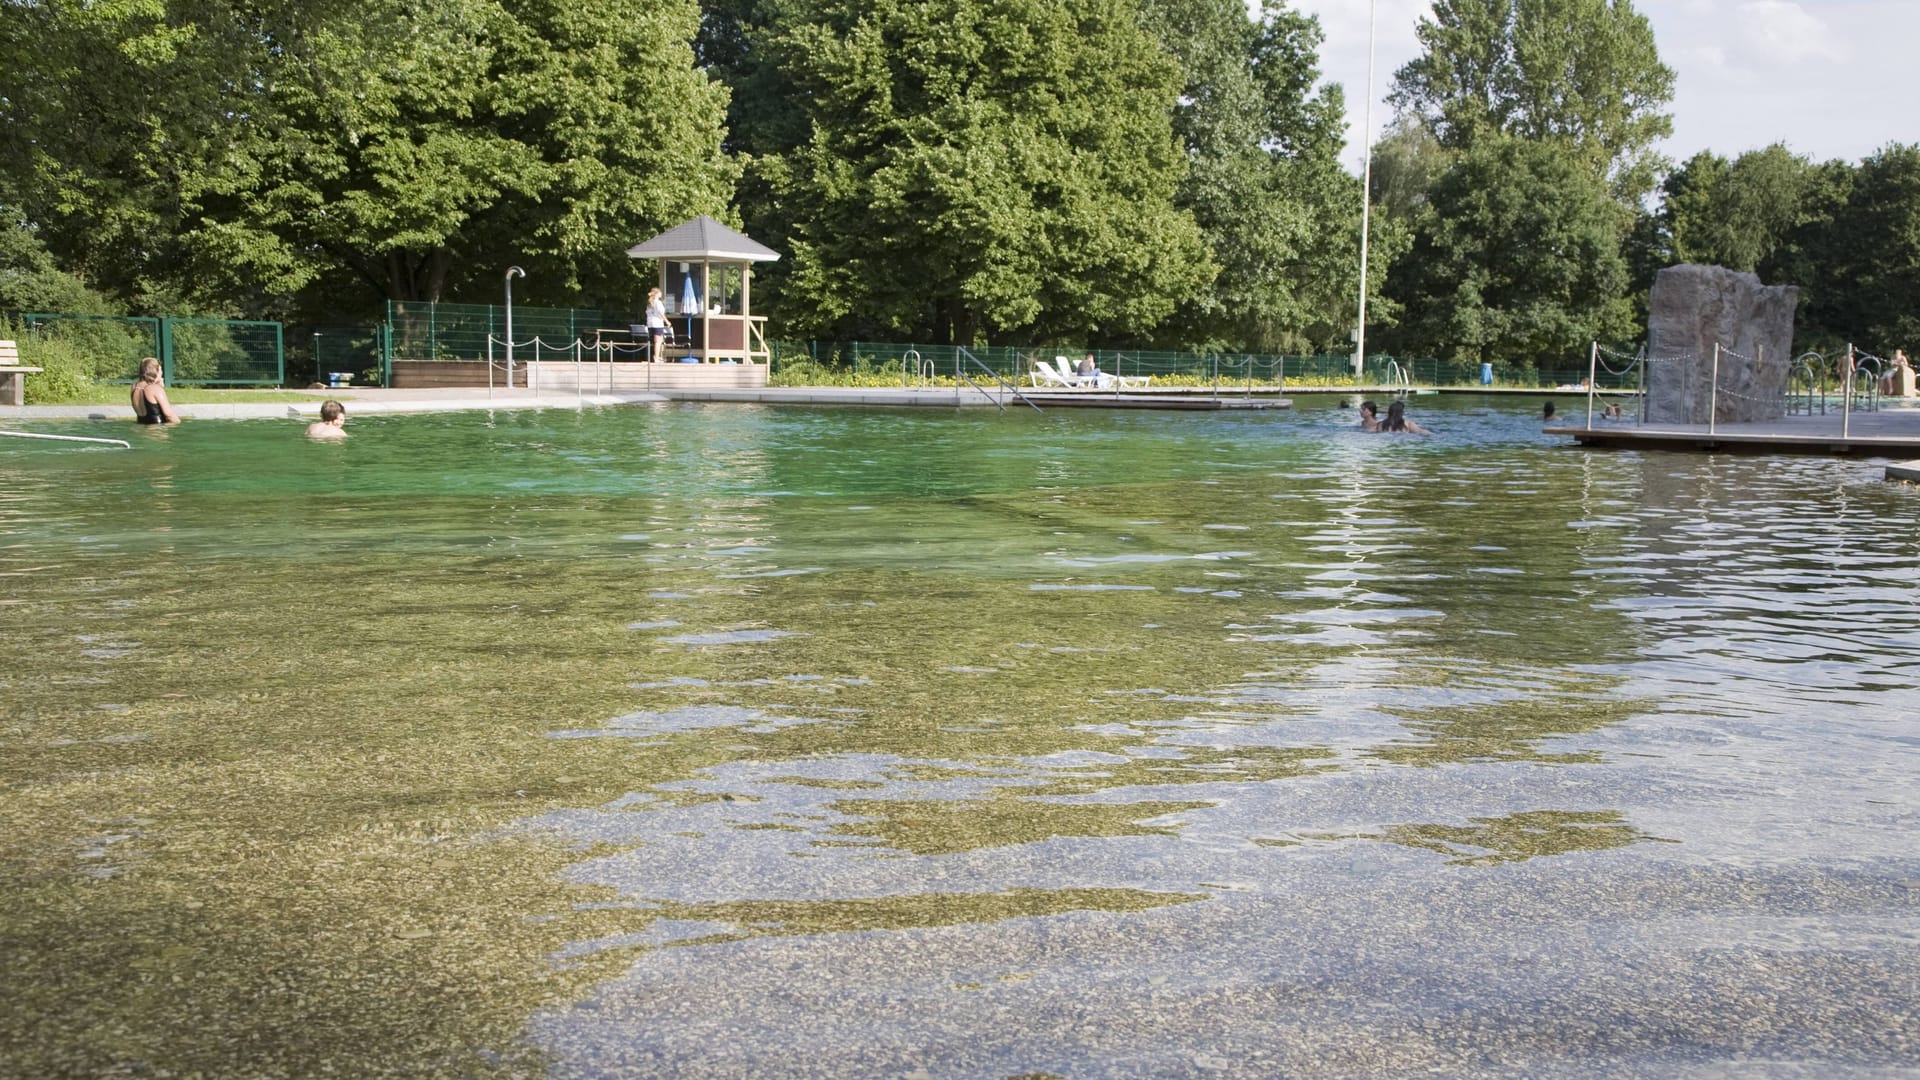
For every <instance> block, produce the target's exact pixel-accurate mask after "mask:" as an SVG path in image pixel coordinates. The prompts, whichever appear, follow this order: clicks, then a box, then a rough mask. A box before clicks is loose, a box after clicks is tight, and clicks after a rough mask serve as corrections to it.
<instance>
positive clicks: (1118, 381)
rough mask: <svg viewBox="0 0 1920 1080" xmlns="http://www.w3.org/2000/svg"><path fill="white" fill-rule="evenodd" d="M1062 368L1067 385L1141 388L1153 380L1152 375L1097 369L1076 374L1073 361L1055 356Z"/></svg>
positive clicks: (1096, 388) (1061, 373)
mask: <svg viewBox="0 0 1920 1080" xmlns="http://www.w3.org/2000/svg"><path fill="white" fill-rule="evenodd" d="M1053 362H1054V364H1056V365H1058V367H1059V368H1060V376H1061V378H1062V379H1063V380H1065V383H1066V385H1068V386H1076V387H1080V388H1083V389H1085V388H1091V389H1094V390H1139V389H1141V388H1143V387H1145V386H1146V385H1147V384H1148V383H1150V382H1151V381H1152V380H1153V376H1151V375H1114V374H1111V373H1110V372H1105V371H1096V372H1094V373H1093V374H1091V375H1076V374H1074V371H1073V366H1074V365H1073V361H1071V360H1069V359H1067V358H1066V357H1064V356H1056V357H1054V358H1053Z"/></svg>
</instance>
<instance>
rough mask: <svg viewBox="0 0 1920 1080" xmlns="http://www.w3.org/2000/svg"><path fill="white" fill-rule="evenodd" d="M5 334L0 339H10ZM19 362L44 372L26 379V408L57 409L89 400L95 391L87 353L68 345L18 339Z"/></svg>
mask: <svg viewBox="0 0 1920 1080" xmlns="http://www.w3.org/2000/svg"><path fill="white" fill-rule="evenodd" d="M12 333H13V331H11V330H7V331H5V333H4V334H0V336H8V335H11V334H12ZM14 340H16V341H18V342H19V343H20V362H21V363H22V364H27V365H30V366H33V367H38V368H44V369H45V370H43V371H41V372H39V373H38V374H34V375H29V376H27V404H29V405H59V404H63V403H67V402H79V401H88V400H91V395H92V393H93V389H94V385H95V384H94V380H93V374H92V370H93V362H92V361H91V360H90V359H89V358H88V356H87V354H86V352H85V351H84V350H82V349H80V348H78V347H76V346H75V345H73V344H72V343H70V342H65V341H46V340H41V339H35V338H31V337H27V336H25V335H20V336H18V337H15V338H14Z"/></svg>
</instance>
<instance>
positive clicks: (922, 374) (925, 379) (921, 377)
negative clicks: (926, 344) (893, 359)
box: [900, 346, 933, 390]
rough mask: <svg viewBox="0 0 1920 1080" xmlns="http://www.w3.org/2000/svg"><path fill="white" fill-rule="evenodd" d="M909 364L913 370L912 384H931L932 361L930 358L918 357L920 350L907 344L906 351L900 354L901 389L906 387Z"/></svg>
mask: <svg viewBox="0 0 1920 1080" xmlns="http://www.w3.org/2000/svg"><path fill="white" fill-rule="evenodd" d="M909 364H911V365H912V370H913V385H915V386H932V385H933V361H932V360H931V359H927V360H922V359H921V358H920V350H919V349H915V348H913V347H911V346H909V347H908V348H907V351H906V352H903V353H901V354H900V388H901V389H902V390H905V389H906V388H907V370H908V365H909Z"/></svg>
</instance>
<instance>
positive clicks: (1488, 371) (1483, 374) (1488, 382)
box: [1480, 364, 1493, 386]
mask: <svg viewBox="0 0 1920 1080" xmlns="http://www.w3.org/2000/svg"><path fill="white" fill-rule="evenodd" d="M1480 385H1481V386H1492V385H1493V365H1492V364H1481V365H1480Z"/></svg>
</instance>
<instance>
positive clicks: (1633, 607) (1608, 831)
mask: <svg viewBox="0 0 1920 1080" xmlns="http://www.w3.org/2000/svg"><path fill="white" fill-rule="evenodd" d="M1415 412H1416V413H1417V414H1418V415H1419V416H1420V417H1421V418H1422V419H1423V420H1424V421H1425V422H1428V423H1430V424H1431V425H1432V426H1433V427H1435V428H1436V429H1437V430H1438V434H1436V435H1435V436H1433V437H1430V438H1418V437H1400V436H1382V435H1365V434H1361V433H1359V432H1357V431H1355V430H1353V429H1352V428H1351V427H1350V426H1349V425H1350V422H1351V421H1352V419H1353V415H1354V414H1353V413H1352V412H1351V411H1350V410H1342V409H1338V408H1334V407H1332V406H1331V403H1327V402H1314V401H1306V402H1303V404H1302V407H1301V408H1300V410H1298V411H1297V412H1295V413H1291V414H1279V413H1272V414H1268V413H1248V414H1219V415H1200V414H1186V415H1161V414H1144V413H1112V414H1108V413H1098V412H1092V411H1056V412H1050V413H1048V414H1046V415H1045V416H1034V415H1032V414H1031V413H1027V414H1024V415H1021V414H1014V413H1008V414H1006V415H1004V416H1001V415H997V414H987V413H984V412H981V411H970V412H967V413H964V414H954V413H946V412H936V411H930V410H927V411H882V410H875V411H857V410H845V411H814V410H804V409H775V408H757V407H746V406H686V405H679V406H670V407H658V408H632V409H616V410H603V411H588V412H586V413H582V414H576V413H573V412H565V411H552V412H544V413H538V414H535V413H500V414H496V415H494V416H492V417H490V418H488V417H480V416H471V415H469V416H459V415H449V416H429V417H405V418H378V417H376V418H354V419H353V420H352V421H351V424H350V429H349V430H350V431H351V432H352V437H351V438H349V439H348V440H346V441H345V442H344V443H343V444H340V445H325V444H313V443H307V442H305V441H304V440H301V439H299V438H298V437H297V426H296V425H294V424H292V422H284V423H282V422H264V421H262V422H232V423H214V422H203V423H194V424H188V425H184V426H182V427H180V428H177V429H172V430H169V431H162V432H152V431H139V432H136V433H135V438H134V441H135V448H134V449H133V450H132V451H131V452H109V451H94V450H82V451H75V450H72V449H67V448H54V447H47V448H42V447H40V446H38V445H35V446H29V447H19V448H16V447H11V446H9V447H4V448H0V573H3V574H7V575H9V576H7V577H5V578H0V580H4V581H6V582H8V584H7V586H6V589H7V599H8V600H9V601H10V603H9V605H8V606H0V619H7V620H9V621H11V622H13V623H14V624H15V626H16V627H17V628H18V631H19V632H9V633H8V634H7V635H6V638H7V644H6V645H5V646H0V658H4V659H7V660H9V661H10V664H9V670H13V671H20V670H21V669H23V668H25V669H26V670H27V672H28V674H27V675H25V676H16V677H14V678H13V679H12V680H11V681H10V682H9V684H8V686H7V688H6V689H7V692H8V693H9V694H10V695H11V696H12V697H13V698H14V700H15V703H16V707H17V710H16V716H15V720H14V722H13V723H12V725H11V726H10V727H8V728H7V729H6V731H5V735H6V737H7V738H8V739H9V740H12V741H14V742H16V743H17V744H20V745H32V746H34V747H36V748H38V750H39V751H40V752H53V751H49V750H47V747H48V746H50V745H51V739H52V732H53V731H54V729H55V725H54V723H53V721H52V720H51V719H49V718H51V717H55V716H66V715H70V714H72V713H74V712H75V711H76V710H79V709H83V708H85V709H92V710H94V712H95V713H97V714H98V719H97V720H95V721H92V723H93V724H94V727H93V729H92V730H90V731H89V732H83V734H89V735H90V736H91V737H93V738H119V739H122V740H123V741H122V742H120V743H116V744H113V753H115V754H119V755H123V757H122V758H120V759H116V760H123V761H128V762H133V763H135V764H136V765H137V763H138V762H139V760H141V759H140V757H139V755H141V754H148V753H156V752H161V751H162V750H163V749H164V746H165V744H166V742H167V735H166V732H165V731H164V730H162V731H160V732H158V733H157V737H156V732H154V731H152V730H149V729H148V728H146V727H143V726H142V725H141V723H140V722H139V721H140V717H141V715H142V714H141V712H140V707H141V702H140V700H139V687H140V685H141V682H140V680H139V679H138V678H135V677H133V676H132V675H129V674H128V673H129V672H134V673H141V672H144V673H147V675H148V676H150V675H151V673H152V672H154V671H178V670H179V669H181V668H183V667H191V668H194V669H196V670H198V671H199V672H200V676H199V677H200V679H201V680H202V682H201V689H205V688H206V687H207V685H208V680H211V685H212V686H213V687H215V688H217V687H219V686H222V685H227V686H228V687H229V688H230V689H231V691H232V692H233V693H234V694H242V693H245V692H249V691H253V690H256V689H258V688H260V687H261V686H262V685H263V684H271V687H272V689H273V692H275V693H279V694H283V695H287V696H291V697H295V698H302V699H309V700H313V701H315V702H316V703H317V707H318V708H320V709H321V710H322V711H323V712H328V715H333V713H331V712H329V711H328V710H329V709H330V706H329V705H328V704H327V703H328V702H329V701H330V700H332V699H333V698H335V697H342V698H350V699H351V700H352V701H353V709H352V710H351V719H350V720H347V719H345V718H339V717H336V718H337V719H340V722H342V723H348V722H350V723H353V724H362V725H366V726H367V727H368V728H369V729H372V728H379V727H383V726H390V725H406V724H415V725H420V731H421V733H422V736H423V737H432V736H433V733H434V731H435V728H434V727H433V720H432V717H433V716H435V715H438V713H437V712H436V710H454V711H463V712H465V713H466V714H469V715H471V714H473V713H476V712H478V713H481V714H483V718H484V716H492V715H497V716H499V717H500V718H501V720H500V722H501V723H502V724H503V725H505V724H509V723H511V724H522V725H528V724H531V725H534V726H535V727H534V730H537V731H538V732H542V733H544V735H545V738H547V739H548V740H550V741H551V742H553V743H566V744H568V746H567V748H566V749H567V750H568V751H569V752H571V753H574V754H576V755H588V757H587V758H584V759H577V760H589V761H593V762H595V763H597V764H598V765H599V766H602V767H604V768H606V769H609V770H612V771H613V772H614V773H615V774H616V775H618V776H621V777H623V778H625V781H624V784H623V788H624V790H623V791H622V792H621V793H618V794H617V795H616V796H615V797H612V798H604V799H599V798H597V799H592V800H583V801H581V802H579V803H578V804H577V805H571V806H565V807H563V808H562V809H558V810H555V811H553V812H548V813H541V814H537V815H533V816H528V817H523V818H521V819H520V820H519V821H518V822H517V823H516V824H515V825H514V827H515V828H517V829H521V830H528V831H531V832H533V833H536V834H539V835H543V836H552V837H555V838H558V839H560V840H562V841H564V842H568V843H579V844H582V845H599V846H595V847H591V848H589V847H586V846H583V847H582V849H581V853H580V855H579V857H578V859H577V861H575V862H574V864H573V865H572V866H571V867H570V868H569V869H568V870H567V871H566V873H565V876H566V878H567V879H568V880H571V881H573V882H577V883H579V884H580V885H581V886H583V890H584V889H585V888H591V887H599V889H600V890H601V891H599V892H595V893H592V895H593V896H594V897H596V899H593V900H591V901H588V900H585V899H583V900H582V905H583V906H594V907H599V908H602V909H608V908H611V909H615V910H617V911H618V912H619V913H620V917H621V918H622V919H623V920H624V921H623V922H622V923H621V925H620V929H619V930H618V931H617V932H614V933H608V934H605V935H602V936H598V937H588V938H582V939H578V940H575V941H574V942H573V943H572V944H570V945H567V946H565V947H563V948H561V949H560V950H558V951H557V952H555V953H554V954H553V955H552V956H551V962H552V963H554V964H557V965H561V966H563V967H564V966H566V965H572V964H577V963H582V962H585V961H586V960H587V959H588V958H598V959H599V960H601V961H605V960H606V958H607V957H609V956H613V957H617V958H618V960H617V974H615V975H614V977H612V978H608V979H604V980H602V981H600V982H599V983H598V985H596V986H594V987H593V988H592V989H591V990H590V991H589V992H588V993H586V994H585V995H584V996H578V997H577V999H576V1000H572V1001H570V1002H567V1003H563V1004H558V1005H550V1006H548V1007H545V1008H543V1009H541V1010H540V1011H538V1012H537V1013H536V1014H535V1015H532V1016H531V1017H529V1018H528V1020H527V1023H526V1027H525V1030H524V1037H525V1039H526V1040H528V1041H530V1042H531V1043H532V1044H533V1045H535V1046H537V1047H539V1048H541V1049H542V1050H544V1051H547V1052H548V1053H550V1054H551V1055H552V1058H551V1067H552V1071H553V1072H554V1073H556V1074H557V1075H562V1076H605V1075H689V1076H691V1075H808V1076H850V1077H851V1076H861V1077H864V1076H901V1075H907V1076H912V1075H922V1074H924V1075H929V1076H1017V1075H1038V1074H1049V1073H1051V1074H1057V1075H1061V1076H1076V1077H1078V1076H1123V1077H1148V1076H1153V1077H1158V1076H1189V1075H1191V1076H1275V1075H1286V1076H1361V1077H1371V1076H1383V1077H1384V1076H1400V1075H1407V1074H1411V1073H1437V1074H1441V1075H1476V1076H1477V1075H1513V1076H1544V1075H1551V1076H1648V1077H1654V1076H1734V1075H1738V1076H1783V1077H1785V1076H1815V1075H1819V1076H1834V1075H1859V1076H1869V1075H1870V1076H1883V1075H1920V1042H1917V1041H1916V1040H1920V1018H1916V1015H1915V1010H1914V1007H1913V1005H1914V1002H1915V1001H1917V1000H1920V923H1916V921H1915V917H1916V915H1920V855H1917V854H1916V851H1915V847H1914V844H1913V842H1912V839H1911V838H1912V834H1913V829H1914V827H1915V825H1916V823H1920V814H1917V813H1916V811H1920V794H1916V790H1917V789H1916V787H1915V785H1914V784H1913V782H1912V780H1911V777H1912V776H1913V774H1914V773H1915V771H1916V770H1917V769H1920V726H1916V722H1915V720H1914V716H1915V714H1916V713H1920V693H1917V692H1916V691H1915V689H1914V687H1913V672H1914V667H1913V662H1914V657H1915V656H1916V655H1920V602H1917V601H1916V596H1917V595H1920V594H1916V592H1915V585H1916V584H1920V531H1917V529H1916V526H1920V495H1916V494H1915V493H1914V491H1913V490H1911V489H1908V488H1903V487H1899V486H1894V485H1888V484H1886V483H1884V482H1883V481H1882V480H1881V479H1880V478H1879V471H1880V470H1879V469H1878V468H1876V467H1875V466H1874V465H1872V464H1870V463H1859V462H1844V461H1831V460H1825V459H1781V458H1733V457H1705V456H1682V455H1670V454H1658V453H1645V454H1643V453H1627V452H1615V453H1599V452H1587V451H1581V450H1576V449H1571V448H1568V447H1566V446H1564V445H1561V444H1560V443H1559V442H1558V441H1557V440H1553V439H1549V438H1546V437H1544V436H1542V435H1540V434H1539V423H1538V420H1537V413H1536V412H1534V411H1533V410H1532V409H1523V407H1522V406H1519V405H1505V404H1502V403H1499V402H1495V401H1490V400H1489V401H1483V400H1479V399H1474V398H1463V399H1445V400H1442V399H1435V398H1421V399H1418V400H1417V401H1416V409H1415ZM41 429H42V430H58V431H63V432H70V433H87V432H89V431H96V429H97V425H95V426H88V425H82V424H76V425H71V426H69V427H59V426H55V425H46V426H43V427H42V428H41ZM20 441H24V440H20ZM156 606H157V607H161V608H165V609H167V610H166V612H165V613H166V614H169V615H171V616H174V617H175V618H173V619H172V620H171V621H167V622H164V623H163V622H158V621H154V620H147V619H145V618H143V616H145V615H148V614H152V613H153V612H154V609H155V608H156ZM10 610H11V611H12V612H14V613H15V614H12V615H10V614H8V612H9V611H10ZM50 657H51V658H52V659H49V658H50ZM55 661H58V665H59V666H57V667H51V666H47V665H50V664H54V662H55ZM423 669H424V670H427V671H429V672H439V671H441V670H443V669H444V670H445V671H446V672H447V674H446V675H445V676H444V679H445V681H446V682H447V684H448V685H449V686H450V687H451V686H457V687H458V689H457V690H453V689H449V690H448V691H447V696H448V697H451V698H452V699H453V700H451V701H434V702H430V703H427V704H423V698H422V696H421V695H419V694H406V693H399V694H395V695H393V696H392V697H391V698H386V697H383V696H382V692H381V688H382V686H383V685H391V684H393V682H394V681H395V680H405V679H409V678H412V679H420V678H423V677H422V676H420V675H418V674H417V673H418V671H420V670H423ZM455 671H458V672H459V673H460V674H459V675H458V676H457V677H456V675H455V674H454V672H455ZM431 677H433V678H437V677H440V676H437V675H434V676H431ZM75 678H82V679H91V680H94V681H93V682H81V683H78V684H76V683H75V682H74V681H73V680H74V679H75ZM408 685H412V684H408ZM129 701H132V702H133V707H132V709H131V711H130V712H129V711H126V710H128V708H129V706H128V702H129ZM116 707H117V708H116ZM68 726H69V727H70V726H71V725H68ZM61 730H62V731H63V732H65V730H66V729H64V728H63V729H61ZM60 737H61V738H70V737H72V736H71V734H70V733H66V734H62V735H60ZM463 737H467V738H473V737H475V736H472V735H467V736H463ZM36 740H37V741H36ZM139 842H140V841H138V840H135V841H131V842H130V843H131V844H132V845H133V846H138V844H139ZM120 846H127V845H120ZM91 861H92V862H94V863H99V862H101V861H102V860H100V859H94V860H91ZM108 861H110V860H108ZM585 895H586V894H585V892H584V891H583V897H584V896H585ZM530 914H531V913H530Z"/></svg>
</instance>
